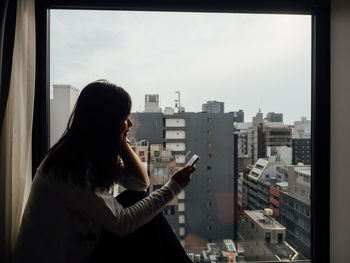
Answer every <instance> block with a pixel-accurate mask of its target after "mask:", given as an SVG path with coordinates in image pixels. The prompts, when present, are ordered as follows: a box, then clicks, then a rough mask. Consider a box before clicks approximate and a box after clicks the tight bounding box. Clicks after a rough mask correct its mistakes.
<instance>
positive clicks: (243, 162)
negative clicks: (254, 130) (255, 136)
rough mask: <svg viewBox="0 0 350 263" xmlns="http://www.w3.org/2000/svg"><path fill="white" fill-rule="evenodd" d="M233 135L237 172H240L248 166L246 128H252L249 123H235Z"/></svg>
mask: <svg viewBox="0 0 350 263" xmlns="http://www.w3.org/2000/svg"><path fill="white" fill-rule="evenodd" d="M234 125H235V134H237V154H238V172H242V171H243V170H244V169H245V168H246V167H247V165H248V164H250V157H249V155H248V128H249V127H252V126H253V124H252V123H251V122H235V124H234Z"/></svg>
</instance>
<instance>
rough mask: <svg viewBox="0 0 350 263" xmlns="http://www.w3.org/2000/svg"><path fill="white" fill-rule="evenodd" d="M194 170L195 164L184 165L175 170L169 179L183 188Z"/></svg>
mask: <svg viewBox="0 0 350 263" xmlns="http://www.w3.org/2000/svg"><path fill="white" fill-rule="evenodd" d="M195 170H196V167H195V166H185V167H184V168H182V169H180V170H179V171H177V172H176V173H175V174H174V175H173V176H172V177H171V179H173V180H174V181H175V182H176V183H177V184H178V185H179V186H180V187H181V188H185V187H186V186H187V185H188V184H189V182H190V181H191V178H192V173H193V172H194V171H195Z"/></svg>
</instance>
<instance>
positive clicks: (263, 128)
mask: <svg viewBox="0 0 350 263" xmlns="http://www.w3.org/2000/svg"><path fill="white" fill-rule="evenodd" d="M247 145H248V156H249V159H250V162H251V163H252V164H253V163H255V162H256V161H257V160H258V158H265V157H266V156H267V147H271V151H272V153H273V152H274V151H275V150H274V147H279V146H288V147H292V129H291V128H290V127H288V126H285V125H284V124H283V122H268V121H267V120H264V119H263V114H262V113H261V112H258V113H257V114H256V116H255V117H253V125H252V127H249V128H248V132H247Z"/></svg>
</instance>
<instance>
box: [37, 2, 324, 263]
mask: <svg viewBox="0 0 350 263" xmlns="http://www.w3.org/2000/svg"><path fill="white" fill-rule="evenodd" d="M35 6H36V44H37V47H36V84H35V102H34V120H33V134H32V135H33V137H32V153H33V155H32V156H33V157H32V162H33V176H34V174H35V170H36V167H38V165H39V163H40V162H41V160H42V158H43V157H44V156H45V154H46V153H47V150H48V149H49V116H50V113H49V105H50V88H49V83H50V78H49V77H50V74H49V72H50V68H49V65H50V56H49V48H50V46H49V36H50V31H49V27H48V25H49V20H50V17H49V9H86V10H129V11H132V10H134V11H178V12H222V13H265V14H308V15H312V52H311V53H312V81H311V82H312V83H311V86H312V87H311V92H312V94H311V107H312V109H311V116H312V118H311V119H312V124H311V132H312V139H311V149H312V158H311V164H312V171H311V172H312V175H313V176H312V177H311V193H312V194H311V262H329V260H330V240H329V238H330V235H329V229H330V228H329V216H327V217H325V216H324V215H325V214H326V215H327V214H328V215H329V212H330V207H329V205H330V200H329V199H330V188H329V182H330V0H265V1H262V0H260V1H259V0H236V1H221V0H216V1H204V0H203V1H193V0H187V1H186V0H180V1H161V0H158V1H150V0H144V1H138V0H128V1H118V0H36V2H35ZM315 175H316V176H315Z"/></svg>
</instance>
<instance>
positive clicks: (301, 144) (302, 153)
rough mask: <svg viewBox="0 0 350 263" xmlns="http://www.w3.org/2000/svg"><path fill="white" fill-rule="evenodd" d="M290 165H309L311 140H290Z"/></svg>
mask: <svg viewBox="0 0 350 263" xmlns="http://www.w3.org/2000/svg"><path fill="white" fill-rule="evenodd" d="M292 150H293V154H292V157H293V160H292V164H294V165H297V164H298V163H303V164H305V165H309V164H311V138H298V139H292Z"/></svg>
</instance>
